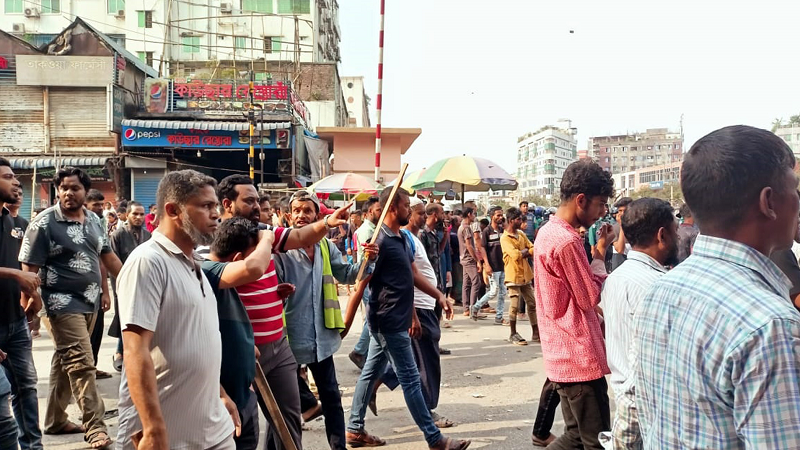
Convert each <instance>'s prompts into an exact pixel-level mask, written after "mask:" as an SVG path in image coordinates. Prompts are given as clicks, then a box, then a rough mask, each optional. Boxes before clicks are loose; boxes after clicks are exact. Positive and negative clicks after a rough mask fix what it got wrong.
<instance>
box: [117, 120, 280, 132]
mask: <svg viewBox="0 0 800 450" xmlns="http://www.w3.org/2000/svg"><path fill="white" fill-rule="evenodd" d="M122 126H125V127H139V128H160V129H162V130H163V129H167V130H211V131H216V130H219V131H244V130H249V129H250V123H249V122H218V121H214V120H140V119H124V120H123V121H122ZM291 127H292V123H291V122H259V123H256V127H255V128H256V130H285V129H288V128H291Z"/></svg>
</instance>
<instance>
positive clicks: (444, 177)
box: [411, 156, 517, 198]
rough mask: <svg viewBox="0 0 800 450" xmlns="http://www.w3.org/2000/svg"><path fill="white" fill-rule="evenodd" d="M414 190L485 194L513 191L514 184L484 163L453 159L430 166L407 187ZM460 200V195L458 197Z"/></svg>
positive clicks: (462, 157)
mask: <svg viewBox="0 0 800 450" xmlns="http://www.w3.org/2000/svg"><path fill="white" fill-rule="evenodd" d="M411 187H412V188H413V189H414V190H418V191H419V190H423V191H424V190H427V191H430V190H433V191H439V192H447V191H449V190H451V189H452V190H453V191H454V192H461V193H462V194H463V193H464V192H486V191H488V190H490V189H491V190H493V191H500V190H508V191H511V190H515V189H517V180H516V179H514V177H513V176H511V175H510V174H509V173H508V172H506V171H505V170H504V169H503V168H502V167H500V166H499V165H497V164H495V163H494V162H492V161H489V160H488V159H483V158H475V157H472V156H455V157H452V158H446V159H442V160H439V161H436V162H435V163H433V164H431V165H430V167H428V168H427V169H425V170H424V171H423V173H422V174H420V176H419V178H417V180H416V181H415V182H414V183H413V184H412V185H411ZM462 198H463V195H462Z"/></svg>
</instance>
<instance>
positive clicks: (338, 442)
mask: <svg viewBox="0 0 800 450" xmlns="http://www.w3.org/2000/svg"><path fill="white" fill-rule="evenodd" d="M308 370H310V371H311V374H312V375H314V382H315V383H316V385H317V392H319V400H320V402H322V414H324V415H325V434H326V435H327V436H328V444H330V446H331V450H347V439H346V438H345V428H344V410H343V409H342V394H341V393H340V392H339V381H338V380H337V379H336V367H335V366H334V365H333V356H329V357H327V358H325V359H323V360H322V361H320V362H315V363H310V364H309V365H308Z"/></svg>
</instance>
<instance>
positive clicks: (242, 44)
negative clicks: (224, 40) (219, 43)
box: [234, 36, 247, 50]
mask: <svg viewBox="0 0 800 450" xmlns="http://www.w3.org/2000/svg"><path fill="white" fill-rule="evenodd" d="M234 41H235V43H234V45H235V47H236V50H245V49H246V48H247V38H246V37H245V36H236V37H235V38H234Z"/></svg>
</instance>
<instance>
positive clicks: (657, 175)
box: [611, 162, 681, 197]
mask: <svg viewBox="0 0 800 450" xmlns="http://www.w3.org/2000/svg"><path fill="white" fill-rule="evenodd" d="M611 178H612V179H613V180H614V189H615V190H616V194H617V196H619V197H630V196H631V194H633V193H634V192H636V191H638V190H639V189H642V188H643V187H649V188H650V189H653V190H659V189H663V188H664V186H665V185H668V184H670V183H676V184H677V183H680V179H681V162H674V163H670V164H662V165H660V166H651V167H646V168H644V169H638V170H634V171H629V172H621V173H614V174H612V175H611Z"/></svg>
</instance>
